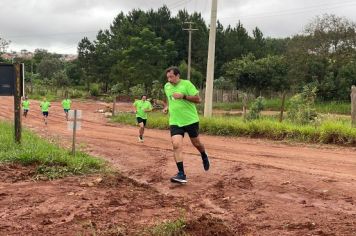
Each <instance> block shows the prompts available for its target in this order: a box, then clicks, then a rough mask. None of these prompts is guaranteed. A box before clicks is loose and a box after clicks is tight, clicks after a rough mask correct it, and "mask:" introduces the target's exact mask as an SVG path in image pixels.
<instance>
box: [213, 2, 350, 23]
mask: <svg viewBox="0 0 356 236" xmlns="http://www.w3.org/2000/svg"><path fill="white" fill-rule="evenodd" d="M348 5H350V6H353V5H356V2H354V1H353V2H350V1H348V2H341V3H333V4H319V5H313V6H310V7H306V8H295V9H286V10H282V11H278V12H277V11H274V12H264V13H265V14H266V15H257V14H254V15H240V16H238V17H237V16H230V17H219V19H236V18H244V19H256V18H266V17H275V16H283V15H291V14H293V15H294V14H301V13H305V12H308V11H313V10H315V9H320V10H330V9H334V8H338V7H343V6H348ZM323 6H326V7H327V8H320V7H323Z"/></svg>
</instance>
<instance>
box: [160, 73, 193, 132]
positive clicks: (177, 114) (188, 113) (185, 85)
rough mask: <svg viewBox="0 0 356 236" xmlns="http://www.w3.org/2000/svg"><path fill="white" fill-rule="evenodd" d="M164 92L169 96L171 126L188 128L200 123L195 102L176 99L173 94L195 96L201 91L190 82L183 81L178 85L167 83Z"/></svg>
mask: <svg viewBox="0 0 356 236" xmlns="http://www.w3.org/2000/svg"><path fill="white" fill-rule="evenodd" d="M164 92H165V93H166V96H167V101H168V111H169V125H178V126H179V127H182V126H187V125H191V124H194V123H196V122H199V116H198V112H197V108H196V106H195V104H194V103H193V102H190V101H187V100H185V99H174V98H173V97H172V95H173V93H180V94H183V95H186V96H195V95H197V94H198V93H199V91H198V90H197V89H196V88H195V86H194V84H192V82H190V81H189V80H183V79H181V80H180V81H179V82H178V84H175V85H174V84H171V83H169V82H168V83H166V85H165V86H164Z"/></svg>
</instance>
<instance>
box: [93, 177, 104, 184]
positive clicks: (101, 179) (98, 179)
mask: <svg viewBox="0 0 356 236" xmlns="http://www.w3.org/2000/svg"><path fill="white" fill-rule="evenodd" d="M102 181H103V178H100V177H99V178H97V179H95V182H96V183H101V182H102Z"/></svg>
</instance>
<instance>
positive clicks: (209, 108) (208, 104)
mask: <svg viewBox="0 0 356 236" xmlns="http://www.w3.org/2000/svg"><path fill="white" fill-rule="evenodd" d="M217 8H218V1H217V0H212V4H211V20H210V32H209V52H208V64H207V69H206V70H207V71H206V88H205V104H204V117H211V114H212V112H213V89H214V61H215V60H214V59H215V38H216V18H217Z"/></svg>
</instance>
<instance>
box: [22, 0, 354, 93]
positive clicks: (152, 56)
mask: <svg viewBox="0 0 356 236" xmlns="http://www.w3.org/2000/svg"><path fill="white" fill-rule="evenodd" d="M187 21H191V22H194V28H196V29H198V30H197V31H194V32H193V40H192V76H191V79H192V81H193V83H194V84H195V85H196V86H197V87H200V88H203V86H204V82H205V81H204V79H205V73H206V63H207V53H208V50H207V49H208V38H209V37H208V34H209V29H208V25H207V24H206V23H205V21H204V19H203V17H202V15H201V14H200V13H198V12H194V13H188V12H187V11H186V10H180V11H179V12H178V13H177V15H175V16H173V15H172V13H171V11H170V10H169V9H168V8H167V7H166V6H163V7H161V8H159V9H157V10H153V9H152V10H149V11H143V10H140V9H135V10H132V11H130V12H129V13H127V14H124V13H123V12H121V13H119V14H118V15H117V16H116V17H115V18H114V20H113V22H112V23H111V25H110V26H109V27H108V29H103V30H99V31H98V34H97V36H96V38H95V39H94V40H93V41H90V40H89V39H88V38H87V37H84V38H83V39H82V40H81V41H80V42H79V43H78V59H77V60H75V61H73V62H70V63H63V62H61V63H59V62H58V57H56V55H55V54H54V55H53V54H48V53H47V54H46V52H45V51H37V53H35V58H34V59H33V62H32V66H33V67H34V68H35V69H33V68H32V71H34V72H35V73H37V74H38V75H39V77H40V78H41V79H43V80H45V79H47V80H50V81H52V82H53V83H55V84H56V85H57V86H75V85H83V86H84V85H85V87H86V88H87V89H90V86H91V84H93V83H95V84H100V85H101V89H102V91H103V92H105V93H109V92H114V93H119V94H130V93H134V91H139V92H144V93H148V94H156V95H157V96H159V94H160V89H161V88H162V87H163V84H164V82H165V76H164V74H163V71H164V69H165V68H167V67H168V66H171V65H178V66H179V67H180V68H181V70H182V77H183V78H184V77H186V73H187V65H186V61H187V55H188V33H187V32H186V31H184V30H183V28H184V27H185V25H184V22H187ZM41 53H42V54H41ZM43 54H45V55H43ZM215 57H216V58H215V82H214V83H215V86H216V88H225V89H231V88H236V89H239V90H243V91H246V92H249V93H253V94H255V95H256V96H259V95H267V94H274V95H275V94H278V93H293V92H297V91H300V90H301V89H302V88H303V87H304V86H305V85H308V86H314V87H316V88H317V94H318V98H319V99H322V100H348V99H349V91H350V87H351V85H352V84H355V83H356V60H355V59H356V25H355V23H354V22H351V21H350V20H348V19H346V18H342V17H337V16H335V15H327V14H325V15H322V16H319V17H316V18H315V19H314V20H313V21H311V22H310V23H309V24H308V25H306V26H305V30H304V31H303V32H302V33H300V34H297V35H294V36H292V37H287V38H271V37H265V36H264V35H263V32H262V31H261V30H260V29H259V28H258V27H256V28H255V29H254V30H253V31H252V34H249V32H248V31H247V30H246V28H245V27H244V26H243V24H242V23H241V22H240V21H239V22H237V23H236V25H228V26H226V27H224V26H223V25H222V24H221V23H220V22H218V23H217V35H216V55H215ZM27 71H29V70H27Z"/></svg>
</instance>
